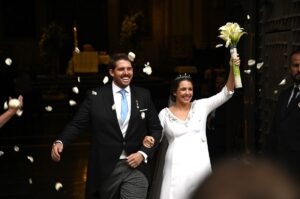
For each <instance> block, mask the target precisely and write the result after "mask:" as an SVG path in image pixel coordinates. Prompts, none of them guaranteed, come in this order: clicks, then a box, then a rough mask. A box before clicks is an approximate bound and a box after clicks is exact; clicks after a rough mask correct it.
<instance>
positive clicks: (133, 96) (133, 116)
mask: <svg viewBox="0 0 300 199" xmlns="http://www.w3.org/2000/svg"><path fill="white" fill-rule="evenodd" d="M130 92H131V113H130V118H129V124H128V128H127V132H126V137H128V136H129V135H130V134H131V130H132V127H133V125H134V124H135V121H136V118H137V116H138V112H139V110H138V109H139V107H138V100H137V93H136V90H135V89H134V87H130Z"/></svg>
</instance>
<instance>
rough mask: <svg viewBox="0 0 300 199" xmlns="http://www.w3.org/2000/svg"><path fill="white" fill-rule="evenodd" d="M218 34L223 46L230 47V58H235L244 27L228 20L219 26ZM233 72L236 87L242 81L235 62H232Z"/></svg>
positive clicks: (240, 85)
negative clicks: (223, 42) (223, 43)
mask: <svg viewBox="0 0 300 199" xmlns="http://www.w3.org/2000/svg"><path fill="white" fill-rule="evenodd" d="M219 30H220V35H219V36H218V37H219V38H221V39H223V40H224V41H225V47H226V48H228V47H230V54H231V58H233V59H237V55H238V53H237V50H236V46H237V44H238V42H239V40H240V38H241V36H242V35H244V34H246V32H244V29H243V28H241V27H240V25H239V24H237V23H231V22H228V23H226V25H224V26H221V27H220V28H219ZM233 74H234V82H235V87H236V88H241V87H243V86H242V81H241V75H240V69H239V66H238V65H236V64H233Z"/></svg>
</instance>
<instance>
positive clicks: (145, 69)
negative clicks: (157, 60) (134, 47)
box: [143, 62, 152, 75]
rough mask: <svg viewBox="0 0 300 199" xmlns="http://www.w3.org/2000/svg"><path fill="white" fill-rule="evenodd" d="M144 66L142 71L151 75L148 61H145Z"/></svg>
mask: <svg viewBox="0 0 300 199" xmlns="http://www.w3.org/2000/svg"><path fill="white" fill-rule="evenodd" d="M144 66H145V67H144V68H143V72H144V73H146V74H147V75H151V74H152V68H151V66H150V63H149V62H147V63H146V64H144Z"/></svg>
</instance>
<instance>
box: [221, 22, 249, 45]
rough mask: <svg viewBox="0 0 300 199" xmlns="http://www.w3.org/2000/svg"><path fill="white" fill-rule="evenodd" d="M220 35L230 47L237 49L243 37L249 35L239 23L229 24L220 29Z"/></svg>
mask: <svg viewBox="0 0 300 199" xmlns="http://www.w3.org/2000/svg"><path fill="white" fill-rule="evenodd" d="M219 30H220V35H219V37H220V38H221V39H223V40H224V41H225V42H226V44H225V46H226V48H228V47H236V45H237V44H238V42H239V40H240V38H241V36H242V35H244V34H247V33H246V32H244V29H243V28H241V27H240V25H239V24H238V23H231V22H228V23H226V25H224V26H221V27H220V28H219Z"/></svg>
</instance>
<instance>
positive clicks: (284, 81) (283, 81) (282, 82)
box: [278, 78, 286, 86]
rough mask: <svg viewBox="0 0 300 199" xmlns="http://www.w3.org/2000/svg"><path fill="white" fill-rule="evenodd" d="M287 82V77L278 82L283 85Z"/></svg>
mask: <svg viewBox="0 0 300 199" xmlns="http://www.w3.org/2000/svg"><path fill="white" fill-rule="evenodd" d="M285 84H286V79H285V78H284V79H283V80H281V82H280V83H279V84H278V85H279V86H283V85H285Z"/></svg>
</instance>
